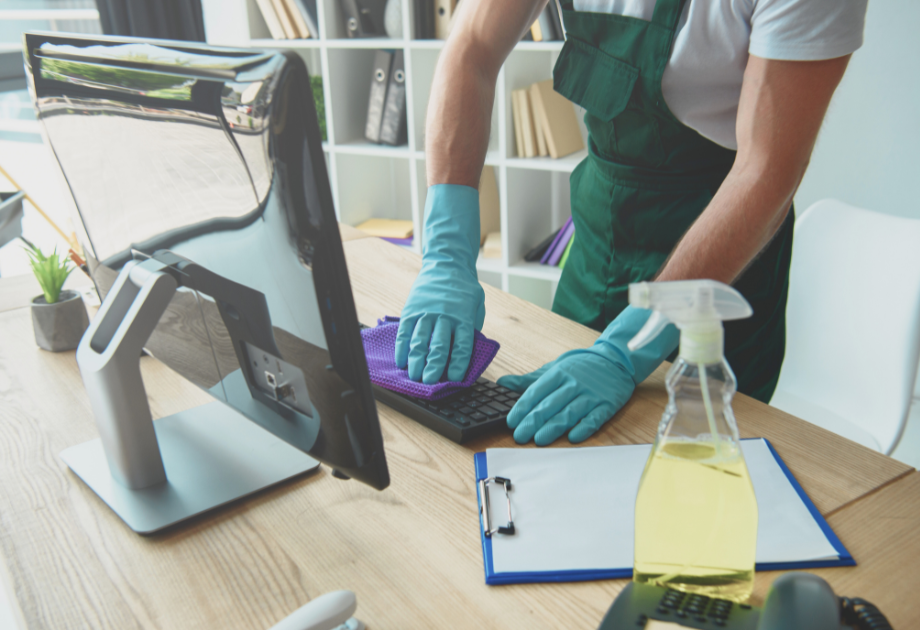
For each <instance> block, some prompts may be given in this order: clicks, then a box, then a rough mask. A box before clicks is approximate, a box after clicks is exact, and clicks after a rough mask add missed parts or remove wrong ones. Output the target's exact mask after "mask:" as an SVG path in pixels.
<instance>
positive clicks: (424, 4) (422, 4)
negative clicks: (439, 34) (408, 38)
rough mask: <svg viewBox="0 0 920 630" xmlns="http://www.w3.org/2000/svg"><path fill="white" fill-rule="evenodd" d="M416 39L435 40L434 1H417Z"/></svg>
mask: <svg viewBox="0 0 920 630" xmlns="http://www.w3.org/2000/svg"><path fill="white" fill-rule="evenodd" d="M415 39H434V0H415Z"/></svg>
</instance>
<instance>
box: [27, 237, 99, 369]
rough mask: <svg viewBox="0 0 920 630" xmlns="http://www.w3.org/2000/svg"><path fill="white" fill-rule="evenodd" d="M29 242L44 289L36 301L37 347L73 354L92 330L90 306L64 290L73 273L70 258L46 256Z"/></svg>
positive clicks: (34, 309)
mask: <svg viewBox="0 0 920 630" xmlns="http://www.w3.org/2000/svg"><path fill="white" fill-rule="evenodd" d="M23 240H25V239H23ZM25 242H26V245H28V248H27V249H26V253H28V254H29V259H30V262H31V264H32V272H33V273H34V274H35V278H36V279H37V280H38V284H39V285H40V286H41V288H42V295H39V296H38V297H36V298H34V299H33V300H32V328H33V329H34V331H35V343H37V344H38V347H39V348H42V349H44V350H49V351H51V352H63V351H65V350H73V349H74V348H76V347H77V346H78V345H79V343H80V338H81V337H83V333H84V332H86V329H87V327H88V326H89V317H88V316H87V314H86V306H85V305H84V304H83V298H82V297H81V296H80V294H79V293H77V292H76V291H62V290H61V289H63V287H64V282H65V281H66V280H67V276H69V275H70V272H71V271H73V265H71V263H70V261H69V260H68V259H67V258H66V257H64V258H61V257H59V256H58V254H57V250H56V249H55V251H54V252H53V253H52V254H51V255H50V256H45V255H44V254H43V253H42V251H41V250H40V249H39V248H38V247H36V246H35V245H33V244H32V243H29V242H28V241H25Z"/></svg>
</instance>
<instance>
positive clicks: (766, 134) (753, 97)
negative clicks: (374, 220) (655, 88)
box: [658, 56, 849, 283]
mask: <svg viewBox="0 0 920 630" xmlns="http://www.w3.org/2000/svg"><path fill="white" fill-rule="evenodd" d="M848 61H849V57H848V56H847V57H840V58H837V59H827V60H823V61H771V60H767V59H761V58H759V57H755V56H751V58H750V59H749V61H748V66H747V69H746V70H745V73H744V83H743V85H742V89H741V99H740V101H739V103H738V122H737V126H736V132H737V137H738V154H737V157H736V158H735V164H734V165H733V166H732V170H731V172H730V173H729V174H728V177H726V179H725V181H724V182H723V183H722V186H721V187H720V188H719V191H718V192H717V193H716V195H715V197H713V199H712V201H711V202H710V204H709V206H708V207H707V208H706V210H705V211H704V212H703V214H702V215H701V216H700V218H699V219H697V220H696V222H695V223H694V224H693V226H692V227H691V228H690V230H689V231H688V232H687V234H685V235H684V237H683V238H682V239H681V241H680V243H679V244H678V245H677V247H676V248H675V249H674V251H673V252H672V253H671V257H670V258H669V259H668V262H667V264H666V265H665V266H664V268H663V269H662V270H661V273H660V274H659V276H658V279H659V280H690V279H696V278H711V279H713V280H719V281H722V282H726V283H730V282H732V281H734V280H735V279H736V278H737V277H738V276H739V275H740V274H741V272H742V271H744V269H745V268H746V267H747V266H748V265H749V264H750V263H751V262H752V261H753V260H754V259H755V258H756V257H757V255H758V254H759V253H760V252H761V250H763V249H764V248H765V247H766V246H767V244H768V243H769V242H770V239H772V238H773V235H774V234H776V231H777V230H778V229H779V227H780V225H781V224H782V222H783V220H784V219H785V218H786V214H787V213H788V211H789V207H790V206H791V204H792V198H793V196H794V195H795V191H796V189H797V188H798V186H799V184H800V183H801V181H802V177H803V175H804V174H805V169H806V167H807V166H808V161H809V159H810V157H811V152H812V149H813V148H814V145H815V140H816V139H817V136H818V130H819V129H820V128H821V121H822V120H823V119H824V114H825V112H826V111H827V106H828V104H829V103H830V99H831V97H832V96H833V93H834V90H835V88H836V87H837V85H838V84H839V82H840V79H841V78H842V77H843V73H844V71H845V70H846V66H847V62H848Z"/></svg>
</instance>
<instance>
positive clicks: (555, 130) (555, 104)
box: [530, 79, 585, 159]
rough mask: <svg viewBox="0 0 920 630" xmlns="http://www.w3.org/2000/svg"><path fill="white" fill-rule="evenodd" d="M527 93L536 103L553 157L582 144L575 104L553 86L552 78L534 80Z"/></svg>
mask: <svg viewBox="0 0 920 630" xmlns="http://www.w3.org/2000/svg"><path fill="white" fill-rule="evenodd" d="M530 96H531V98H532V99H533V101H534V102H535V103H536V104H537V105H536V109H537V111H538V112H539V116H540V121H539V124H541V125H542V126H543V135H544V136H545V138H546V148H547V151H549V154H550V155H551V156H552V157H553V158H555V159H559V158H561V157H565V156H566V155H569V154H571V153H575V152H576V151H581V150H583V149H584V148H585V141H584V138H582V136H581V129H580V128H579V126H578V117H577V116H576V115H575V106H574V105H573V104H572V102H571V101H570V100H568V99H567V98H565V97H564V96H562V95H561V94H560V93H559V92H557V91H555V90H554V89H553V80H552V79H547V80H546V81H540V82H539V83H534V84H533V85H532V86H531V87H530Z"/></svg>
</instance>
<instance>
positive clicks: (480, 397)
mask: <svg viewBox="0 0 920 630" xmlns="http://www.w3.org/2000/svg"><path fill="white" fill-rule="evenodd" d="M473 400H475V401H476V402H481V403H487V402H489V401H490V400H492V399H491V398H490V397H489V396H484V395H483V394H479V395H478V396H473Z"/></svg>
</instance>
